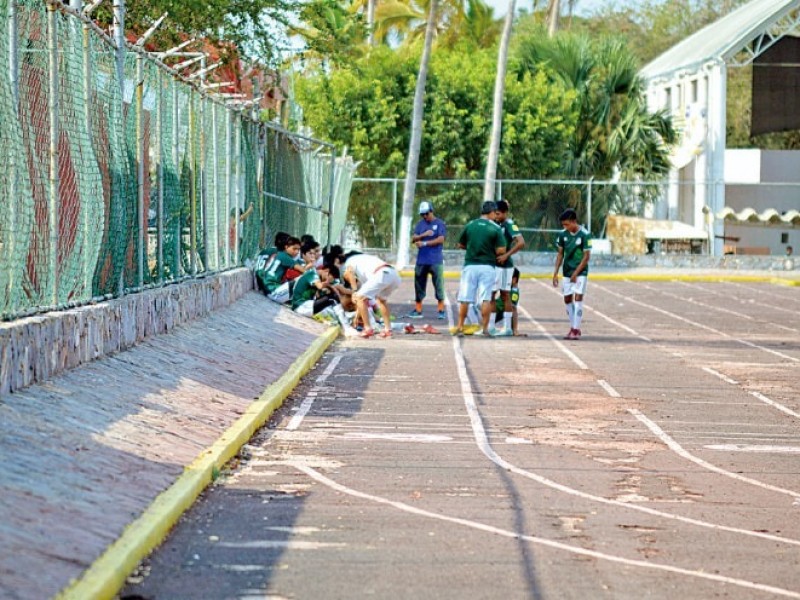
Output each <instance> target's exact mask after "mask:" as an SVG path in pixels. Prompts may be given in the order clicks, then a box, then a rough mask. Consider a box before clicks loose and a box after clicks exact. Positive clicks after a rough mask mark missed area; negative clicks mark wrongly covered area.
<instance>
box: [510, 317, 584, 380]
mask: <svg viewBox="0 0 800 600" xmlns="http://www.w3.org/2000/svg"><path fill="white" fill-rule="evenodd" d="M517 311H518V312H521V313H522V314H523V315H525V318H526V319H528V320H529V321H530V322H531V323H533V324H534V325H536V328H537V329H538V330H539V331H541V332H542V334H543V335H544V336H545V337H546V338H547V339H549V340H550V341H551V342H553V343H554V344H555V345H556V346H557V347H558V349H559V350H561V351H562V352H563V353H564V354H566V355H567V356H568V357H569V359H570V360H571V361H572V362H574V363H575V364H576V365H577V366H578V368H579V369H582V370H584V371H588V370H589V367H588V366H586V363H585V362H583V361H582V360H581V359H580V358H578V357H577V355H575V353H574V352H572V350H570V349H569V348H567V347H566V346H565V345H564V344H562V343H561V342H560V341H559V340H557V339H556V338H555V336H554V335H553V334H551V333H550V332H549V331H547V330H546V329H545V328H544V327H543V326H542V325H541V324H540V323H539V321H537V320H536V319H534V318H533V317H532V316H531V313H529V312H528V311H527V310H525V308H524V307H522V306H518V307H517Z"/></svg>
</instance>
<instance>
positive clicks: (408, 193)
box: [397, 0, 438, 269]
mask: <svg viewBox="0 0 800 600" xmlns="http://www.w3.org/2000/svg"><path fill="white" fill-rule="evenodd" d="M437 1H438V0H430V8H429V10H428V23H427V27H426V28H425V46H424V47H423V50H422V58H421V59H420V61H419V75H418V76H417V86H416V89H415V91H414V110H413V116H412V118H411V139H410V141H409V144H408V163H407V166H406V183H405V187H404V188H403V211H402V216H401V218H400V240H399V244H398V251H397V268H398V269H402V268H404V267H405V266H406V265H407V264H408V260H409V253H408V250H409V245H410V243H411V214H412V211H413V207H414V193H415V191H416V187H417V169H418V168H419V152H420V146H421V144H422V117H423V111H424V104H425V83H426V81H427V79H428V63H429V62H430V59H431V50H432V48H433V33H434V29H435V28H436V5H437Z"/></svg>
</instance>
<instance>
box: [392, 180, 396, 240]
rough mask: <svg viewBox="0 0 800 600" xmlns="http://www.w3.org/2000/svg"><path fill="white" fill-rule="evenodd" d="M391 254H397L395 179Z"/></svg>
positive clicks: (393, 186)
mask: <svg viewBox="0 0 800 600" xmlns="http://www.w3.org/2000/svg"><path fill="white" fill-rule="evenodd" d="M392 252H397V179H395V180H394V181H392Z"/></svg>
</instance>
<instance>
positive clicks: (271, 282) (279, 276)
mask: <svg viewBox="0 0 800 600" xmlns="http://www.w3.org/2000/svg"><path fill="white" fill-rule="evenodd" d="M296 264H297V260H296V259H295V258H294V257H293V256H292V255H290V254H288V253H287V252H285V251H283V250H281V251H280V252H278V253H277V254H276V255H275V256H274V257H273V258H272V260H271V261H270V262H269V264H268V265H267V266H266V268H264V269H263V270H261V271H259V272H257V273H256V275H257V276H258V278H259V280H260V281H261V282H262V283H263V285H264V287H265V288H266V289H267V291H268V292H270V293H271V292H274V291H275V288H277V287H278V286H279V285H280V284H281V282H282V280H283V276H284V274H285V273H286V271H287V269H291V268H292V267H293V266H295V265H296Z"/></svg>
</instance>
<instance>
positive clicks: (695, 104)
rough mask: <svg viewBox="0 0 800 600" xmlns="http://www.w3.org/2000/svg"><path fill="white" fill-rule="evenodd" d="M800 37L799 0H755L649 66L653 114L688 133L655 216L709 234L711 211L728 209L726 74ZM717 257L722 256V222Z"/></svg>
mask: <svg viewBox="0 0 800 600" xmlns="http://www.w3.org/2000/svg"><path fill="white" fill-rule="evenodd" d="M797 33H800V0H752V1H751V2H748V3H747V4H744V5H743V6H741V7H740V8H738V9H736V10H735V11H733V12H731V13H730V14H728V15H727V16H725V17H723V18H722V19H720V20H718V21H717V22H715V23H712V24H711V25H708V26H707V27H704V28H703V29H701V30H700V31H698V32H697V33H695V34H693V35H691V36H690V37H688V38H686V39H684V40H683V41H682V42H680V43H678V44H676V45H675V46H673V47H672V48H671V49H669V50H668V51H666V52H664V53H663V54H662V55H661V56H659V57H658V58H656V59H655V60H653V61H652V62H650V63H649V64H648V65H646V66H645V67H644V68H643V69H642V71H641V75H642V76H643V77H644V78H645V81H646V82H647V85H648V104H649V106H650V108H651V110H659V109H669V110H670V111H671V112H672V115H673V118H674V122H675V124H676V126H677V128H678V129H679V130H681V131H682V132H683V136H682V142H681V144H680V145H679V146H678V147H677V148H676V149H675V151H674V152H673V156H672V160H673V167H674V170H673V172H672V173H671V174H670V181H671V182H672V183H671V184H670V188H669V193H668V197H667V198H666V199H665V200H664V201H662V202H661V203H660V204H659V206H657V207H656V211H657V214H656V217H658V218H666V219H673V220H681V221H685V222H687V223H689V224H691V225H693V226H694V227H700V228H705V227H706V225H705V213H704V211H703V208H704V207H706V206H708V208H707V209H706V211H709V209H710V212H711V213H712V214H718V213H720V212H721V211H722V210H723V208H724V207H725V182H724V174H725V147H726V140H725V127H726V116H725V110H726V100H727V70H728V68H730V67H742V66H746V65H749V64H752V62H753V61H754V60H755V59H756V58H757V57H758V56H760V55H761V54H762V53H764V52H765V51H766V50H767V49H769V48H770V47H771V46H773V45H774V44H775V43H777V42H778V41H779V40H781V39H782V38H783V37H785V36H787V35H792V34H797ZM713 233H714V237H715V242H714V244H713V248H712V251H713V253H714V254H715V255H721V254H722V249H723V239H722V235H723V224H722V222H720V221H716V222H715V223H714V232H713Z"/></svg>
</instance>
